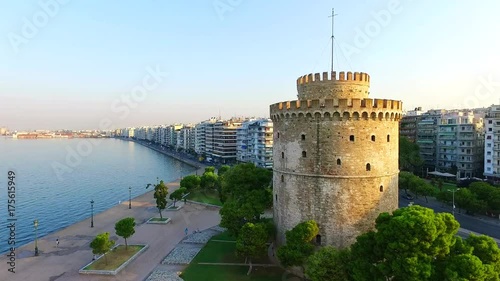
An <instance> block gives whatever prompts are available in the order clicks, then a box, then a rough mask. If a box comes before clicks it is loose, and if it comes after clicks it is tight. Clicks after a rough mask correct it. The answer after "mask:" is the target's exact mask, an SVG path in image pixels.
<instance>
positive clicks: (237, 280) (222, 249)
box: [181, 233, 285, 281]
mask: <svg viewBox="0 0 500 281" xmlns="http://www.w3.org/2000/svg"><path fill="white" fill-rule="evenodd" d="M212 240H224V241H234V238H231V237H229V235H228V234H227V233H222V234H219V235H217V236H214V237H213V238H212ZM212 240H211V241H209V242H208V243H207V245H205V247H204V248H203V249H202V250H201V251H200V252H199V253H198V255H196V257H195V258H194V259H193V261H192V262H191V264H190V265H189V266H188V267H187V268H186V270H184V272H183V273H182V276H181V277H182V278H183V279H184V280H185V281H197V280H231V281H244V280H254V281H281V280H284V279H283V276H285V273H284V271H283V270H282V269H281V268H279V267H255V266H254V268H253V270H252V273H251V274H250V276H247V275H246V274H247V271H248V266H247V265H244V266H234V265H202V264H198V263H200V262H215V263H243V262H244V261H245V258H242V257H237V256H236V254H235V250H236V243H230V242H215V241H212ZM254 263H266V264H268V263H270V262H269V260H268V259H267V257H263V258H262V259H261V260H256V261H254Z"/></svg>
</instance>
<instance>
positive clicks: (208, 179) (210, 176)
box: [200, 172, 218, 190]
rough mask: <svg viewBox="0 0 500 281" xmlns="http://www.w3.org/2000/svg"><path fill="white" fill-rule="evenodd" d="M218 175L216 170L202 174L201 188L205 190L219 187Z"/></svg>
mask: <svg viewBox="0 0 500 281" xmlns="http://www.w3.org/2000/svg"><path fill="white" fill-rule="evenodd" d="M217 184H218V176H217V174H216V173H214V172H205V173H203V175H202V176H201V183H200V186H201V188H203V189H205V190H211V189H215V188H217Z"/></svg>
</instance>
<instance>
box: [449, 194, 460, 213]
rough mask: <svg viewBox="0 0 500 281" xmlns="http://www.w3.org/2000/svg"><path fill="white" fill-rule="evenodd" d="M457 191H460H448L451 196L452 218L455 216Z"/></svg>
mask: <svg viewBox="0 0 500 281" xmlns="http://www.w3.org/2000/svg"><path fill="white" fill-rule="evenodd" d="M458 190H460V188H456V189H453V190H448V191H449V192H451V194H452V204H453V206H452V207H453V209H452V211H451V213H452V214H453V216H455V192H457V191H458Z"/></svg>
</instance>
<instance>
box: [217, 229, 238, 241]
mask: <svg viewBox="0 0 500 281" xmlns="http://www.w3.org/2000/svg"><path fill="white" fill-rule="evenodd" d="M212 240H224V241H236V238H234V237H232V236H230V235H229V233H228V232H227V231H226V232H223V233H221V234H217V235H215V236H213V237H212Z"/></svg>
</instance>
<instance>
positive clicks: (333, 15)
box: [329, 8, 337, 72]
mask: <svg viewBox="0 0 500 281" xmlns="http://www.w3.org/2000/svg"><path fill="white" fill-rule="evenodd" d="M336 15H337V14H335V9H333V8H332V15H331V16H329V18H332V37H331V39H332V64H331V66H332V67H331V72H333V46H334V45H335V41H334V39H335V36H333V30H334V29H333V27H334V25H333V24H334V17H335V16H336Z"/></svg>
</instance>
